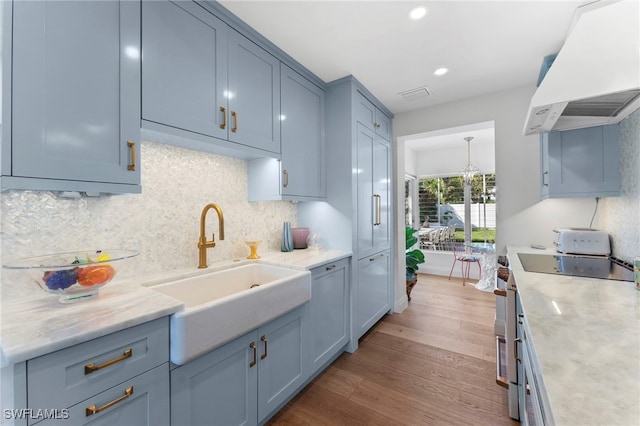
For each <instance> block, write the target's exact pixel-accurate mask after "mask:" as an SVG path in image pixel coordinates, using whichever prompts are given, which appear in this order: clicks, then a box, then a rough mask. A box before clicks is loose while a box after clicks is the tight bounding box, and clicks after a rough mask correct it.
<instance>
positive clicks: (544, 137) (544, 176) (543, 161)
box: [540, 132, 549, 198]
mask: <svg viewBox="0 0 640 426" xmlns="http://www.w3.org/2000/svg"><path fill="white" fill-rule="evenodd" d="M540 195H541V196H542V198H547V197H548V196H549V133H548V132H544V133H540Z"/></svg>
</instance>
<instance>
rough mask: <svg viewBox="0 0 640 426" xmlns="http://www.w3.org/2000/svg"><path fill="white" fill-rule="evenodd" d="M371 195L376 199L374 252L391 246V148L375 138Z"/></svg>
mask: <svg viewBox="0 0 640 426" xmlns="http://www.w3.org/2000/svg"><path fill="white" fill-rule="evenodd" d="M372 153H373V181H372V185H373V194H374V196H375V197H376V200H375V201H376V203H377V204H376V205H375V206H374V207H375V211H374V226H373V247H374V250H375V251H380V250H385V249H387V248H389V247H390V246H391V232H390V230H391V191H390V185H391V183H390V182H391V147H390V145H389V143H387V142H386V141H384V140H382V139H380V138H377V139H376V140H375V142H374V143H373V147H372Z"/></svg>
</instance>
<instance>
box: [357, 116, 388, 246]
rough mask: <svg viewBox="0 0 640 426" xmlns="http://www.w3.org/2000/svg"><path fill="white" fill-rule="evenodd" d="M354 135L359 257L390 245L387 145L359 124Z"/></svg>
mask: <svg viewBox="0 0 640 426" xmlns="http://www.w3.org/2000/svg"><path fill="white" fill-rule="evenodd" d="M357 138H358V140H357V164H358V166H357V169H358V173H357V176H358V177H357V180H358V212H357V221H358V224H357V229H358V254H359V256H360V257H362V256H368V255H370V254H373V253H377V252H379V251H382V250H385V249H387V248H389V247H390V244H391V240H390V238H391V232H390V219H391V204H390V202H391V199H390V195H391V192H390V170H391V167H390V165H391V163H390V159H391V148H390V146H389V144H388V143H387V142H385V141H384V140H383V139H381V138H380V137H378V136H376V134H375V133H374V132H373V131H372V130H370V129H368V128H367V127H365V126H364V125H362V124H360V123H359V124H358V126H357Z"/></svg>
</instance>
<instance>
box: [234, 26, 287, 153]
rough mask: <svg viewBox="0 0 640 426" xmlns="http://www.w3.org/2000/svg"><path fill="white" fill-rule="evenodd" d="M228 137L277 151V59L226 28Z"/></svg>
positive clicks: (248, 144) (278, 129) (278, 82)
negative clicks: (227, 40) (227, 52)
mask: <svg viewBox="0 0 640 426" xmlns="http://www.w3.org/2000/svg"><path fill="white" fill-rule="evenodd" d="M228 61H229V62H228V67H229V69H228V76H229V81H228V86H227V91H228V100H229V117H228V128H229V140H230V141H232V142H236V143H239V144H242V145H247V146H250V147H254V148H258V149H262V150H264V151H269V152H273V153H280V61H278V60H277V59H276V58H275V57H273V56H272V55H271V54H269V53H267V52H266V51H265V50H263V49H262V48H261V47H259V46H258V45H256V44H255V43H253V42H252V41H250V40H249V39H248V38H246V37H244V36H243V35H242V34H240V33H239V32H237V31H235V30H233V29H229V59H228Z"/></svg>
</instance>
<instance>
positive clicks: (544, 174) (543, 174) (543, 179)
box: [542, 171, 549, 186]
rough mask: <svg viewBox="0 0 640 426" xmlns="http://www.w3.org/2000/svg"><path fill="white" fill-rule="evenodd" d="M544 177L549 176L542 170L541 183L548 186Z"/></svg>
mask: <svg viewBox="0 0 640 426" xmlns="http://www.w3.org/2000/svg"><path fill="white" fill-rule="evenodd" d="M545 177H547V178H548V177H549V172H548V171H547V172H544V173H542V185H544V186H549V182H547V180H546V179H545Z"/></svg>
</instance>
